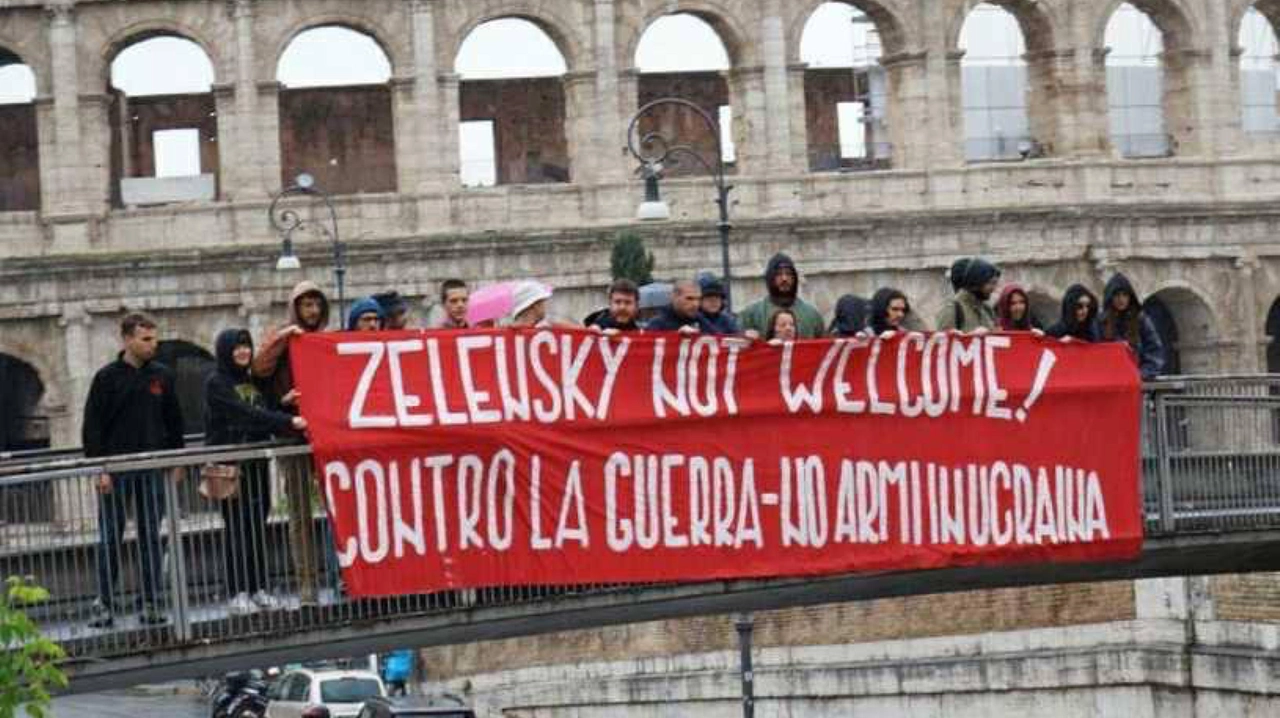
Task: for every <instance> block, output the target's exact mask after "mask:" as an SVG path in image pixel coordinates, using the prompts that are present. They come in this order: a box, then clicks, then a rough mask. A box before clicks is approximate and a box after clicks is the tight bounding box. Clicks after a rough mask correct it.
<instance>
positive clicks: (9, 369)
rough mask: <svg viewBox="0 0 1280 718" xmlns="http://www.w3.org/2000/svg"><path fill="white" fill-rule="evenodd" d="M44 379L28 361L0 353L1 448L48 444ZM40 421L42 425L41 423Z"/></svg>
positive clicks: (9, 448)
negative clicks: (43, 408) (42, 410)
mask: <svg viewBox="0 0 1280 718" xmlns="http://www.w3.org/2000/svg"><path fill="white" fill-rule="evenodd" d="M45 393H46V391H45V386H44V379H43V377H41V375H40V372H39V371H38V370H37V369H36V368H35V367H34V366H32V365H31V363H30V362H26V361H23V360H22V359H20V358H18V357H16V356H13V355H12V354H6V353H0V407H3V408H2V409H0V451H14V450H28V449H41V448H47V447H48V446H49V438H50V437H49V423H48V417H47V416H40V415H39V413H40V411H41V407H43V406H47V402H46V401H45ZM41 420H43V425H41Z"/></svg>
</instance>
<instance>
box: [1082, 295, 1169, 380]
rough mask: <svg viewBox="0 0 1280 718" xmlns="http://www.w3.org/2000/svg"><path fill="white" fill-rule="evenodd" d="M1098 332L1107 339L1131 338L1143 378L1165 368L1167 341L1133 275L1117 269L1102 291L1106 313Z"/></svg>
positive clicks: (1103, 314) (1128, 339)
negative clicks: (1140, 297)
mask: <svg viewBox="0 0 1280 718" xmlns="http://www.w3.org/2000/svg"><path fill="white" fill-rule="evenodd" d="M1098 333H1099V336H1100V338H1101V341H1104V342H1128V343H1129V348H1130V349H1132V350H1133V357H1134V360H1135V361H1136V362H1137V363H1138V371H1139V372H1141V373H1142V379H1143V381H1151V380H1152V379H1155V378H1156V377H1158V376H1160V372H1162V371H1164V342H1162V341H1160V332H1158V331H1156V325H1155V323H1154V322H1152V321H1151V317H1148V316H1147V315H1146V312H1143V311H1142V302H1141V301H1139V300H1138V293H1137V292H1136V291H1134V289H1133V284H1132V283H1131V282H1130V281H1129V278H1128V277H1126V276H1124V275H1123V274H1120V273H1119V272H1117V273H1116V274H1115V276H1113V277H1111V279H1109V280H1108V281H1107V286H1106V288H1105V289H1104V290H1103V291H1102V316H1101V317H1100V318H1099V319H1098Z"/></svg>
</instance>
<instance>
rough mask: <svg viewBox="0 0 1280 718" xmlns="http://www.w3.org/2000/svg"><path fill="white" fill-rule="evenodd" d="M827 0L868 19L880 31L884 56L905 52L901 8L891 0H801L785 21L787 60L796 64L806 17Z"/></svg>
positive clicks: (904, 28) (798, 60)
mask: <svg viewBox="0 0 1280 718" xmlns="http://www.w3.org/2000/svg"><path fill="white" fill-rule="evenodd" d="M827 2H839V3H842V4H845V5H849V6H850V7H853V8H856V9H858V10H861V11H862V12H863V14H865V15H866V16H867V17H869V18H871V22H872V23H873V24H874V25H875V27H876V32H878V33H879V34H880V42H881V45H882V47H883V48H884V55H885V56H886V57H889V56H893V55H899V54H901V53H904V52H906V51H907V48H908V47H909V45H908V36H907V31H906V23H905V22H904V21H903V19H902V18H903V17H904V13H903V10H902V9H901V8H899V7H897V5H898V3H897V2H895V1H894V0H804V1H803V2H799V3H795V9H794V11H793V14H792V16H791V18H790V20H789V21H788V23H787V56H788V57H787V61H788V62H791V63H799V62H801V59H800V41H801V40H802V39H803V38H804V29H805V26H806V25H807V24H808V23H809V18H810V17H812V16H813V13H814V12H816V11H817V10H818V8H819V7H821V6H822V5H824V4H825V3H827Z"/></svg>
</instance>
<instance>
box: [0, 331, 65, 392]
mask: <svg viewBox="0 0 1280 718" xmlns="http://www.w3.org/2000/svg"><path fill="white" fill-rule="evenodd" d="M0 354H3V355H7V356H11V357H13V358H14V359H17V360H18V361H21V362H24V363H26V364H29V365H31V367H32V368H33V369H35V370H36V373H37V374H38V375H39V376H40V381H41V383H43V384H44V395H43V399H42V401H43V402H44V403H45V405H46V406H48V407H50V408H51V409H61V408H64V407H65V406H66V404H67V396H66V393H65V391H64V390H63V387H62V385H61V384H60V383H58V380H57V378H58V377H60V376H62V375H63V374H62V371H61V367H57V369H58V370H57V371H55V367H54V366H52V365H51V364H50V363H49V362H48V361H47V360H46V359H45V357H46V356H47V353H46V352H44V351H41V350H40V349H39V348H37V347H34V346H31V345H29V344H27V343H25V342H20V343H15V342H11V341H3V340H0Z"/></svg>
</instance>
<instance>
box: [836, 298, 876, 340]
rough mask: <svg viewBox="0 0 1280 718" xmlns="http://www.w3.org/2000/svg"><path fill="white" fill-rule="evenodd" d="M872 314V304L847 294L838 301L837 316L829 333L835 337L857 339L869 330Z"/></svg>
mask: <svg viewBox="0 0 1280 718" xmlns="http://www.w3.org/2000/svg"><path fill="white" fill-rule="evenodd" d="M870 314H871V302H868V301H867V300H866V299H863V298H862V297H859V296H857V295H854V294H846V295H844V296H842V297H840V299H839V300H837V301H836V315H835V317H834V318H832V320H831V326H830V327H828V328H827V333H828V334H830V335H831V336H833V337H855V336H857V335H859V334H861V333H862V330H863V329H866V328H867V317H868V316H869V315H870Z"/></svg>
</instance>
